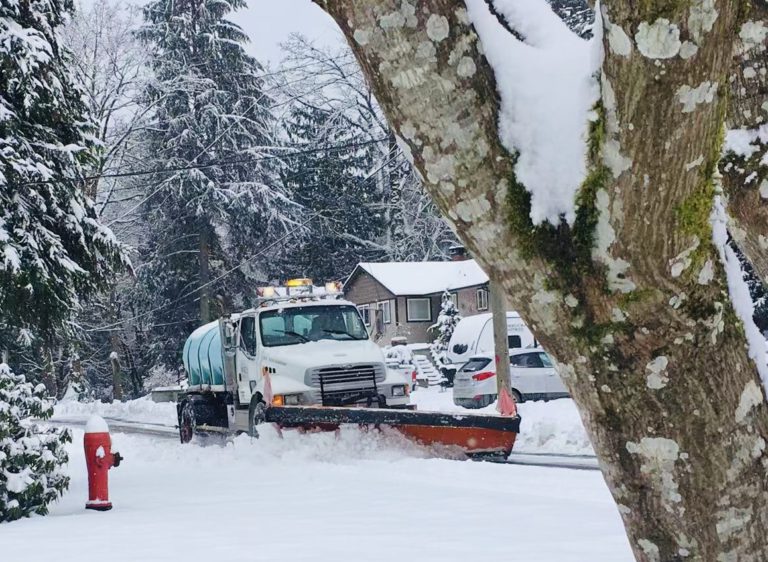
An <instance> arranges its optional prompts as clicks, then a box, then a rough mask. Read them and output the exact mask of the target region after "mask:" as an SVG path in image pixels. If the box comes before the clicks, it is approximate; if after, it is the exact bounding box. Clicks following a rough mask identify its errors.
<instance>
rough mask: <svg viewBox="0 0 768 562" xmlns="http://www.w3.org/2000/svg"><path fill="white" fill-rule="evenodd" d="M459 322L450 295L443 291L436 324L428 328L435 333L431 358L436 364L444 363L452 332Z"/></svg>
mask: <svg viewBox="0 0 768 562" xmlns="http://www.w3.org/2000/svg"><path fill="white" fill-rule="evenodd" d="M459 320H461V315H460V314H459V309H458V308H456V304H455V303H454V302H453V298H452V297H451V293H449V292H448V291H445V292H444V293H443V298H442V302H441V304H440V313H439V315H438V316H437V322H436V323H435V324H433V325H432V326H430V330H433V331H435V330H436V331H437V336H436V337H435V340H434V341H433V342H432V346H431V349H432V356H433V357H434V358H435V360H436V361H437V362H438V363H445V354H446V352H447V351H448V344H449V343H450V342H451V336H452V335H453V330H454V329H455V328H456V324H458V323H459Z"/></svg>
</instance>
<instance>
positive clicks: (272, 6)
mask: <svg viewBox="0 0 768 562" xmlns="http://www.w3.org/2000/svg"><path fill="white" fill-rule="evenodd" d="M110 1H114V2H116V3H117V2H120V3H121V4H124V5H134V6H142V5H144V4H145V2H146V0H110ZM246 2H247V3H248V7H247V8H246V9H243V10H239V11H237V12H235V13H234V14H230V15H229V16H228V19H230V20H232V21H234V22H235V23H237V24H238V25H240V27H242V28H243V30H244V31H245V32H246V33H247V34H248V37H250V39H251V42H250V43H249V44H248V45H246V50H247V51H248V53H249V54H250V55H252V56H254V57H256V58H257V59H258V60H259V62H261V63H262V64H264V65H265V66H266V65H267V64H269V65H270V66H276V65H277V63H279V62H280V60H281V59H282V58H283V56H282V52H281V50H280V46H279V43H281V42H283V41H286V40H287V39H288V37H289V36H290V35H291V33H301V34H302V35H304V36H305V37H307V38H308V39H309V40H311V41H313V42H315V43H316V44H317V46H318V47H328V46H334V45H336V44H338V43H339V42H343V41H344V37H343V36H342V34H341V30H339V28H338V26H337V25H336V22H335V21H333V18H331V16H329V15H328V14H326V13H325V12H324V11H323V10H321V9H320V8H318V7H317V6H316V5H315V4H313V3H312V2H311V1H310V0H246ZM76 3H78V4H81V5H85V6H90V5H91V4H92V3H93V0H77V2H76Z"/></svg>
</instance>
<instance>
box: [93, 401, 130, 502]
mask: <svg viewBox="0 0 768 562" xmlns="http://www.w3.org/2000/svg"><path fill="white" fill-rule="evenodd" d="M83 445H84V447H85V463H86V465H87V466H88V503H86V504H85V508H86V509H95V510H97V511H108V510H110V509H112V502H110V501H109V469H110V468H112V467H113V466H120V461H122V460H123V457H121V456H120V453H113V452H112V440H111V439H110V437H109V427H107V422H105V421H104V418H102V417H101V416H95V415H94V416H91V418H90V419H89V420H88V423H87V424H86V426H85V440H84V442H83Z"/></svg>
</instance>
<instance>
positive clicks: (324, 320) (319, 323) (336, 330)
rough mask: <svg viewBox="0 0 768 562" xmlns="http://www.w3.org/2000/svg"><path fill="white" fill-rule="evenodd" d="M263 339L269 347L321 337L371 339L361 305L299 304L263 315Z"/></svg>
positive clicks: (340, 339) (326, 338) (260, 320)
mask: <svg viewBox="0 0 768 562" xmlns="http://www.w3.org/2000/svg"><path fill="white" fill-rule="evenodd" d="M259 323H260V326H261V342H262V344H264V345H265V346H267V347H275V346H279V345H295V344H297V343H306V342H310V341H320V340H337V341H345V340H367V339H368V332H366V330H365V326H364V325H363V321H362V320H361V319H360V314H359V313H358V311H357V308H355V307H354V306H349V305H330V306H297V307H290V308H282V309H277V310H265V311H264V312H262V313H261V314H260V315H259Z"/></svg>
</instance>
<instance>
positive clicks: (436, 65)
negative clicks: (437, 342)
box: [318, 0, 768, 562]
mask: <svg viewBox="0 0 768 562" xmlns="http://www.w3.org/2000/svg"><path fill="white" fill-rule="evenodd" d="M318 3H319V4H321V5H322V6H323V7H324V8H325V9H326V10H327V11H328V12H329V13H330V14H331V15H332V16H333V17H334V18H335V20H336V21H337V23H338V24H339V26H340V27H341V28H342V30H343V32H344V34H345V35H346V37H347V38H348V40H349V42H350V45H351V46H352V48H353V50H354V51H355V53H356V56H357V57H358V60H359V62H360V64H361V66H362V67H363V70H364V72H365V73H366V75H367V76H368V78H369V80H370V82H371V84H372V86H373V89H374V91H375V94H376V96H377V98H378V100H379V102H380V103H381V105H382V107H383V108H384V111H385V112H386V114H387V116H388V118H389V120H390V122H391V124H392V125H393V127H394V128H395V130H396V131H397V132H398V134H399V135H400V136H401V137H402V138H403V140H404V141H405V142H406V143H407V144H408V146H409V148H410V150H411V152H412V154H413V158H414V162H415V165H416V167H417V169H418V170H419V171H420V172H421V174H422V175H423V177H424V180H425V185H426V187H427V189H428V190H429V191H430V193H431V194H432V196H433V198H434V200H435V202H436V203H437V204H438V205H439V207H440V208H441V210H442V212H443V213H444V214H445V215H446V217H447V219H448V220H449V221H450V223H451V224H452V225H453V227H454V228H455V230H456V232H457V233H458V235H459V236H460V237H461V239H462V240H463V241H464V243H465V244H466V245H467V247H468V248H470V249H471V251H472V252H473V253H474V255H475V256H476V258H477V259H478V261H479V262H480V263H481V264H482V265H483V267H484V269H485V270H486V271H487V272H488V273H489V275H490V276H491V277H492V278H497V279H500V280H501V281H502V283H503V286H504V289H505V290H506V292H507V295H508V299H509V302H510V303H511V305H513V306H514V307H515V308H516V309H517V310H518V311H520V312H521V314H522V316H523V318H524V319H525V320H526V322H527V323H528V325H529V326H531V327H532V328H533V331H534V333H535V334H536V337H537V338H538V339H539V340H540V341H541V342H542V343H543V345H544V346H545V347H546V348H547V349H548V350H550V351H551V352H552V353H553V355H554V356H555V357H556V358H557V360H558V362H559V368H560V373H561V374H562V376H563V377H564V379H565V380H566V383H567V385H568V387H569V389H570V390H571V393H572V394H573V396H574V399H575V400H576V403H577V404H578V406H579V410H580V412H581V415H582V419H583V420H584V423H585V426H586V427H587V430H588V432H589V434H590V437H591V439H592V442H593V445H594V447H595V450H596V452H597V454H598V456H599V459H600V463H601V467H602V470H603V474H604V476H605V479H606V482H607V483H608V486H609V488H610V490H611V492H612V494H613V496H614V498H615V499H616V501H617V503H618V504H619V511H620V512H621V515H622V517H623V520H624V523H625V526H626V529H627V533H628V535H629V538H630V542H631V545H632V548H633V549H634V552H635V555H636V557H637V559H638V560H648V561H664V562H666V561H670V560H683V559H688V560H707V561H709V560H712V561H714V560H740V561H741V560H764V559H765V537H764V529H765V528H766V524H767V523H768V479H766V478H765V465H764V459H765V456H764V449H765V438H766V437H767V436H768V407H766V403H765V399H764V393H763V389H762V385H761V382H760V379H759V376H758V373H757V370H756V367H755V364H754V363H753V362H752V361H751V360H750V359H749V357H748V355H747V352H746V349H745V348H746V339H745V335H744V330H743V327H742V324H741V322H740V320H739V319H738V318H737V316H736V314H735V313H734V311H733V308H732V306H731V304H730V299H729V297H728V290H727V286H726V279H725V275H724V271H723V268H722V266H721V265H720V261H719V259H718V254H717V252H716V250H715V248H714V246H713V244H712V242H711V228H710V223H709V216H710V211H711V208H712V201H713V196H714V192H715V185H714V174H715V171H716V167H717V163H718V159H719V154H720V145H721V140H720V138H721V136H720V131H721V126H722V123H723V120H724V116H725V109H726V108H725V101H724V100H725V99H726V96H725V93H726V92H725V91H724V85H725V84H726V79H727V76H728V74H729V72H730V63H731V55H732V45H733V43H734V39H735V37H736V35H737V33H738V30H739V23H740V22H738V21H737V18H738V16H739V14H738V9H739V3H738V2H736V1H726V0H716V1H715V2H714V3H710V4H712V9H713V10H714V11H715V12H716V17H715V18H714V19H712V18H711V17H709V16H712V15H713V14H712V12H711V11H709V12H708V11H707V10H706V9H705V8H706V6H705V4H707V2H702V1H694V2H684V3H680V2H675V3H673V2H669V3H665V2H660V1H651V2H643V3H637V2H628V1H618V0H614V1H606V2H604V3H603V6H604V9H605V10H606V15H607V19H606V21H605V27H606V28H609V30H612V33H613V34H614V39H615V38H617V37H618V38H619V39H621V38H622V37H623V36H626V38H627V41H626V42H624V43H622V42H618V43H617V45H622V46H626V44H628V45H629V50H628V52H627V51H626V49H624V48H619V51H621V52H620V53H616V52H613V51H612V50H611V49H610V47H609V42H608V41H607V40H606V41H605V45H606V53H605V54H606V57H605V62H604V65H603V75H602V77H601V83H602V107H601V108H599V109H600V114H601V116H602V117H601V120H600V122H598V123H596V124H595V125H594V127H593V130H592V138H591V139H590V141H591V142H590V148H591V150H590V152H591V155H590V157H591V171H590V174H589V176H588V178H587V181H586V182H585V184H584V186H583V187H582V190H581V193H580V194H579V210H578V214H577V219H576V221H575V223H574V226H573V227H569V226H568V225H566V224H560V225H557V226H551V225H543V226H534V225H533V224H532V223H531V221H530V219H529V210H530V198H529V196H528V195H527V192H526V191H525V190H524V188H523V186H521V185H520V184H519V183H518V182H517V181H516V179H515V175H514V155H511V154H509V153H508V152H507V151H506V150H505V149H504V148H503V147H502V145H501V144H500V141H499V137H498V132H497V122H498V106H499V103H498V96H497V93H496V85H495V82H494V76H493V73H492V71H491V68H490V67H489V65H488V63H487V61H486V60H485V58H484V56H483V55H482V54H481V51H480V50H479V49H478V46H479V45H478V37H477V35H476V33H475V31H474V29H473V28H472V26H471V25H470V23H469V19H468V17H467V11H466V10H465V9H464V7H463V4H461V3H458V2H455V1H447V0H429V1H426V0H425V1H422V2H419V3H418V5H417V6H413V5H411V4H410V3H409V2H407V1H401V0H326V1H323V2H318ZM667 4H668V5H667ZM689 7H690V10H689ZM695 10H698V11H695ZM702 10H704V12H702ZM689 16H691V17H690V19H689ZM657 18H666V20H668V21H671V22H672V23H671V24H669V25H676V26H677V29H679V30H680V32H681V38H680V41H681V42H682V41H683V40H688V41H689V43H693V42H694V40H695V43H696V45H697V47H698V48H697V51H696V53H695V54H694V55H693V56H691V57H689V58H687V59H684V58H682V57H680V56H674V57H672V58H668V59H651V58H648V57H647V56H645V55H644V54H643V53H642V52H641V51H640V50H639V49H638V46H637V44H636V43H635V42H633V41H632V39H630V38H633V37H635V34H636V32H637V30H638V29H639V28H640V26H641V25H643V24H644V25H648V24H651V23H654V22H655V21H656V20H657ZM689 21H690V22H692V23H691V25H692V28H691V29H689ZM710 21H711V23H712V26H711V29H708V27H709V22H710ZM661 23H662V24H663V22H661ZM612 26H613V27H612ZM662 26H663V25H662ZM674 46H675V45H674V42H673V48H674ZM644 47H645V46H644ZM677 49H678V50H679V49H680V44H679V43H678V44H677ZM644 50H645V49H644ZM691 50H692V49H691V47H690V45H689V46H687V47H686V51H685V52H686V55H689V54H690V51H691ZM691 90H696V91H695V92H694V93H691ZM699 94H701V95H699ZM596 540H599V538H596Z"/></svg>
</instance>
